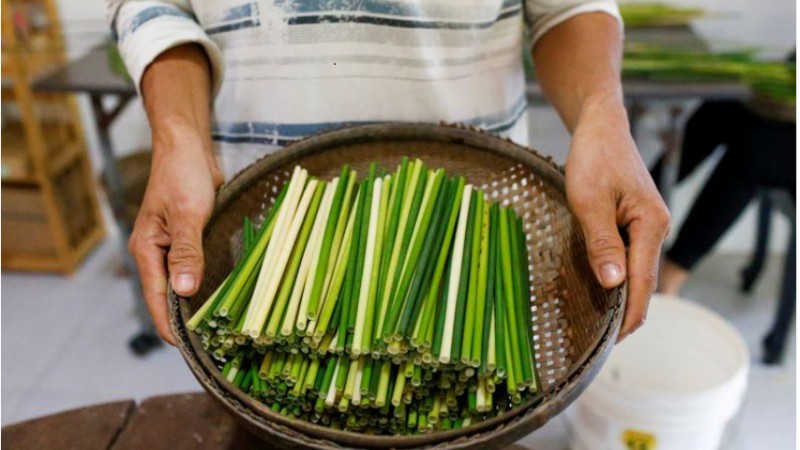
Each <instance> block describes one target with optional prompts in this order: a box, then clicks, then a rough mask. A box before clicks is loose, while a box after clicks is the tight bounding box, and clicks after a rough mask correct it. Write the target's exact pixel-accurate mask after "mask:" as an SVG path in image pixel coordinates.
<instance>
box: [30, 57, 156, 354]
mask: <svg viewBox="0 0 800 450" xmlns="http://www.w3.org/2000/svg"><path fill="white" fill-rule="evenodd" d="M33 88H34V89H35V90H37V91H45V92H72V93H85V94H87V95H88V96H89V100H90V104H91V107H92V113H93V117H94V122H95V126H96V127H97V137H98V141H99V144H100V154H101V156H102V160H103V167H102V173H103V179H104V181H105V183H106V190H107V196H108V201H109V204H110V205H111V209H112V211H113V214H114V219H115V222H116V224H117V226H118V227H119V230H120V236H119V239H118V241H119V242H118V245H119V250H120V255H121V257H122V261H123V264H124V267H125V270H126V272H127V274H128V276H130V278H131V283H130V285H131V289H132V290H133V295H134V310H135V312H136V316H137V319H138V321H139V327H140V330H139V332H138V333H137V334H136V335H134V336H133V337H132V338H131V340H130V343H129V344H130V347H131V349H132V350H133V351H134V352H135V353H137V354H140V355H141V354H145V353H147V352H148V351H149V350H151V349H152V348H154V347H156V346H158V345H159V344H160V342H161V341H160V339H159V338H158V336H157V334H156V331H155V326H154V325H153V322H152V320H151V319H150V315H149V313H148V311H147V307H146V304H145V302H144V293H143V292H142V286H141V284H140V283H139V272H138V270H137V268H136V262H135V261H134V260H133V256H131V254H130V253H129V252H128V244H127V243H128V239H129V238H130V235H131V228H130V226H129V224H128V222H127V220H125V217H126V212H125V210H126V205H125V195H124V192H123V186H122V176H121V174H120V172H119V167H118V165H117V160H116V157H115V153H114V146H113V144H112V142H111V125H112V124H113V123H114V121H115V120H116V119H117V117H118V116H119V114H120V113H121V112H122V111H123V110H124V109H125V107H126V106H127V105H128V103H130V101H131V99H132V98H134V97H135V96H136V89H135V88H134V86H133V84H132V83H131V82H130V80H128V79H126V78H124V77H121V76H119V75H117V74H115V73H114V72H112V70H111V69H110V67H109V64H108V58H107V55H106V52H105V50H104V49H103V48H102V47H100V48H97V49H94V50H92V51H91V52H89V53H88V54H87V55H85V56H83V57H81V58H79V59H77V60H75V61H72V62H70V63H69V64H67V65H66V66H64V67H62V68H60V69H58V70H57V71H55V72H53V73H51V74H49V75H47V76H45V77H43V78H41V79H39V80H37V81H36V82H35V83H34V85H33ZM107 99H111V100H115V102H114V103H113V105H112V106H110V107H108V106H106V104H107V102H106V100H107Z"/></svg>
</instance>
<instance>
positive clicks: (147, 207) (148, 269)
mask: <svg viewBox="0 0 800 450" xmlns="http://www.w3.org/2000/svg"><path fill="white" fill-rule="evenodd" d="M172 131H174V133H169V134H170V135H171V137H161V136H159V137H154V150H153V163H152V167H151V170H150V179H149V182H148V183H147V190H146V191H145V195H144V200H143V201H142V206H141V208H140V210H139V215H138V216H137V218H136V223H135V224H134V227H133V233H132V234H131V238H130V241H129V242H128V250H129V251H130V252H131V254H132V255H133V257H134V259H135V261H136V265H137V267H138V268H139V277H140V279H141V283H142V290H143V291H144V297H145V302H146V303H147V308H148V309H149V311H150V315H151V316H152V318H153V323H154V324H155V326H156V330H158V334H159V335H160V336H161V337H162V338H163V339H164V340H165V341H167V342H169V343H170V344H172V345H175V339H174V337H173V336H172V333H171V332H170V328H169V320H168V313H167V277H169V282H170V284H171V285H172V288H173V289H174V290H175V292H176V293H177V294H179V295H182V296H190V295H194V294H195V293H196V292H197V289H198V288H199V286H200V281H201V278H202V276H203V246H202V233H203V227H204V226H205V224H206V222H207V221H208V219H209V217H210V216H211V212H212V210H213V208H214V198H215V191H216V188H217V187H218V186H219V185H221V184H222V182H223V177H222V174H221V173H220V171H219V169H218V167H217V164H216V161H215V160H214V156H213V155H212V152H211V150H210V148H208V147H210V144H208V143H207V142H205V140H204V139H202V138H199V137H197V133H195V132H194V131H193V130H179V129H173V130H172ZM165 257H166V258H165ZM165 259H166V261H165Z"/></svg>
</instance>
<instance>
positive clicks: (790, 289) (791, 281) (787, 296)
mask: <svg viewBox="0 0 800 450" xmlns="http://www.w3.org/2000/svg"><path fill="white" fill-rule="evenodd" d="M796 232H797V230H796V228H795V227H794V226H793V227H792V230H791V233H792V236H791V239H790V244H789V248H788V249H787V253H786V263H785V265H784V271H783V283H782V286H781V294H780V299H779V304H778V310H777V311H776V313H775V320H774V322H773V325H772V329H771V330H770V332H769V333H768V334H767V336H766V337H765V338H764V356H763V359H762V361H763V362H764V364H778V363H780V362H781V360H782V359H783V356H784V351H785V348H786V337H787V335H788V334H789V329H790V328H791V326H792V322H793V319H794V313H795V306H796V303H797V300H796V297H795V295H796V291H795V289H796V287H795V267H796V263H797V261H796V258H797V255H796V254H795V243H796Z"/></svg>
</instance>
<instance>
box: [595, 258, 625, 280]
mask: <svg viewBox="0 0 800 450" xmlns="http://www.w3.org/2000/svg"><path fill="white" fill-rule="evenodd" d="M600 277H602V278H603V283H606V284H614V283H618V282H620V281H622V280H621V278H622V269H620V268H619V266H618V265H616V264H614V263H605V264H603V265H602V266H600Z"/></svg>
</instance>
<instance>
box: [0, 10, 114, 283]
mask: <svg viewBox="0 0 800 450" xmlns="http://www.w3.org/2000/svg"><path fill="white" fill-rule="evenodd" d="M0 1H2V9H1V11H2V37H3V45H2V86H1V87H2V89H3V122H4V123H3V129H2V132H1V133H2V147H3V152H2V160H3V161H2V162H3V171H2V175H3V176H2V187H3V189H2V191H1V192H2V197H3V199H2V202H0V203H1V204H2V221H0V224H1V225H2V233H1V235H2V238H3V242H2V267H3V269H11V270H45V271H55V272H64V273H69V272H71V271H73V270H74V269H75V267H77V265H78V264H79V262H80V261H81V260H82V259H83V258H84V257H85V256H86V254H87V253H88V252H89V251H90V250H91V249H92V248H94V246H95V245H97V243H98V242H99V241H100V240H101V239H102V238H103V236H104V227H103V219H102V215H101V214H100V208H99V205H98V202H97V195H96V192H95V181H94V176H93V173H92V171H91V168H90V165H89V161H88V155H87V152H86V144H85V142H84V139H83V129H82V127H81V124H80V114H79V111H78V109H77V104H76V103H75V99H74V98H73V96H71V95H66V94H59V93H34V92H33V91H32V89H31V86H32V82H33V81H34V80H35V79H37V78H38V77H41V76H43V75H45V74H46V73H48V72H49V71H52V70H55V69H57V68H58V67H59V66H61V65H63V64H64V63H65V62H66V58H65V53H64V46H63V40H62V39H61V36H60V33H61V31H60V30H61V27H60V24H59V23H58V13H57V11H56V8H55V3H54V1H55V0H37V1H13V0H0ZM26 14H27V15H30V17H31V21H30V23H27V22H26V21H27V18H26V17H27V16H26V17H23V16H25V15H26Z"/></svg>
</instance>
